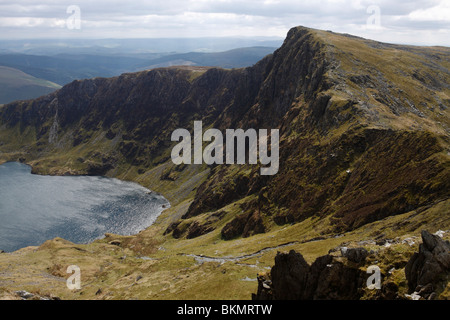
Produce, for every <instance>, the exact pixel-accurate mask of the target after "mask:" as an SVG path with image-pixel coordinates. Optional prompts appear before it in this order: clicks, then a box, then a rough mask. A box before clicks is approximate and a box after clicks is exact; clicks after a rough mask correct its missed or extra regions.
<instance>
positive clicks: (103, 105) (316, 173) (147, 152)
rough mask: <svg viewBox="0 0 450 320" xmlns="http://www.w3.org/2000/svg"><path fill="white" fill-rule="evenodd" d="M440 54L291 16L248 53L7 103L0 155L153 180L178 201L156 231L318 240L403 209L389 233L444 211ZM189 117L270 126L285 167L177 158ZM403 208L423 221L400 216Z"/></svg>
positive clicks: (445, 60)
mask: <svg viewBox="0 0 450 320" xmlns="http://www.w3.org/2000/svg"><path fill="white" fill-rule="evenodd" d="M449 57H450V50H449V49H448V48H444V47H412V46H400V45H392V44H384V43H379V42H375V41H371V40H365V39H361V38H357V37H353V36H350V35H342V34H336V33H333V32H325V31H320V30H313V29H308V28H303V27H297V28H293V29H291V30H290V31H289V33H288V35H287V38H286V40H285V41H284V44H283V45H282V46H281V47H280V48H279V49H278V50H276V51H275V52H274V53H273V54H272V55H269V56H267V57H265V58H264V59H262V60H261V61H260V62H258V63H257V64H255V65H254V66H252V67H249V68H243V69H232V70H225V69H218V68H206V67H205V68H203V67H180V68H177V67H174V68H161V69H153V70H148V71H143V72H139V73H132V74H123V75H121V76H119V77H114V78H108V79H106V78H96V79H89V80H82V81H74V82H72V83H70V84H68V85H66V86H64V87H63V88H62V89H60V90H58V91H56V92H54V93H52V94H50V95H47V96H44V97H41V98H39V99H35V100H29V101H18V102H14V103H11V104H8V105H4V106H0V161H11V160H14V161H17V160H18V161H22V162H27V163H29V164H31V165H32V167H33V172H35V173H45V174H90V175H108V176H114V177H118V178H121V179H128V180H134V181H137V182H139V183H142V184H143V185H145V186H146V187H149V188H151V189H153V190H156V191H158V192H161V193H163V194H164V195H165V196H166V197H167V198H168V199H169V200H170V201H171V203H172V205H173V210H172V211H170V213H171V215H170V216H167V217H166V218H165V219H164V221H163V222H161V223H159V226H158V228H161V237H163V238H164V239H165V240H164V241H166V240H167V241H173V238H175V239H178V241H180V240H182V239H187V240H192V239H197V238H198V239H199V240H198V241H203V239H205V236H207V235H208V236H211V237H214V238H212V239H215V240H211V241H212V242H214V243H216V241H225V242H227V243H229V246H233V245H232V243H234V242H233V240H236V239H241V240H242V239H247V238H248V239H251V238H254V237H257V236H258V235H259V236H262V237H264V234H267V235H269V234H270V233H271V232H278V230H280V228H290V226H296V225H297V226H302V227H301V228H303V227H304V226H308V227H306V228H308V229H307V231H302V232H301V233H300V234H301V235H302V236H303V235H306V234H309V235H311V236H312V235H313V234H314V237H319V238H321V239H329V238H330V237H334V236H337V235H340V234H344V233H349V232H359V231H360V230H372V231H371V234H370V236H371V237H378V236H383V233H385V232H386V231H382V229H380V227H374V228H375V229H372V227H369V225H370V226H373V225H374V224H375V225H376V223H377V222H380V223H385V222H386V221H388V223H389V224H390V223H391V221H396V222H395V224H394V226H395V228H394V231H395V230H397V231H396V232H399V233H400V232H401V233H402V234H405V233H407V232H419V231H420V228H421V227H423V225H425V226H432V225H433V226H435V225H437V224H438V221H439V223H444V224H447V225H448V223H449V220H448V216H449V212H450V211H449V210H450V209H449V207H448V203H449V202H448V198H449V195H450V191H449V190H450V170H449V167H450V166H449V163H450V162H449V160H450V140H449V137H450V136H449V133H450V127H449V126H450V118H449V105H450V62H449V61H450V59H449ZM195 120H202V121H203V128H204V129H206V128H218V129H220V130H225V129H228V128H230V129H237V128H242V129H249V128H254V129H279V130H280V170H279V172H278V173H277V174H276V175H274V176H262V175H260V170H259V169H260V168H259V165H212V166H207V165H205V164H203V165H179V166H176V165H174V164H173V163H172V161H171V159H170V152H171V149H172V147H173V146H174V143H173V142H171V139H170V137H171V134H172V132H173V131H174V130H175V129H177V128H186V129H188V130H190V131H191V132H192V130H193V123H194V121H195ZM435 208H439V209H435ZM438 210H439V211H438ZM430 211H431V212H433V214H430V213H429V212H430ZM412 212H416V213H417V214H412ZM436 212H437V213H436ZM404 215H408V216H409V215H413V216H414V217H415V218H414V219H417V220H414V219H413V220H414V221H415V222H414V223H412V224H409V225H408V223H409V222H405V223H404V224H402V223H401V222H399V221H398V220H396V219H395V217H397V216H398V217H401V216H404ZM426 215H428V216H426ZM427 217H431V218H427ZM386 219H388V220H386ZM312 221H314V223H313V226H312V227H310V223H312ZM386 223H387V222H386ZM390 225H391V226H392V224H390ZM366 226H367V228H366ZM299 228H300V227H299ZM365 228H366V229H365ZM281 230H284V229H281ZM302 230H303V229H302ZM296 232H297V231H296ZM291 235H292V237H294V238H295V237H297V233H291ZM294 235H295V236H294ZM272 236H274V234H272V235H271V237H272ZM267 237H268V236H267ZM267 237H266V238H264V239H265V240H264V241H268V242H269V241H272V240H269V238H267ZM292 237H290V238H292ZM255 239H256V238H255ZM258 239H260V238H258ZM208 241H209V240H208ZM249 241H253V240H249ZM261 241H262V240H261ZM280 241H281V240H280ZM305 267H306V265H305ZM311 267H312V266H311ZM355 277H356V275H355Z"/></svg>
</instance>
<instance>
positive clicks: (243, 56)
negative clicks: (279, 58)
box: [141, 47, 276, 69]
mask: <svg viewBox="0 0 450 320" xmlns="http://www.w3.org/2000/svg"><path fill="white" fill-rule="evenodd" d="M275 49H276V48H274V47H249V48H237V49H233V50H228V51H224V52H215V53H214V52H209V53H205V52H189V53H180V54H171V55H167V56H164V57H161V58H158V59H154V60H151V61H149V62H147V63H146V65H147V67H146V68H141V69H153V68H161V67H171V66H177V65H186V66H210V67H221V68H228V69H232V68H244V67H248V66H251V65H253V64H255V63H256V62H258V61H259V60H261V59H262V58H264V57H265V56H266V55H268V54H271V53H273V52H274V51H275Z"/></svg>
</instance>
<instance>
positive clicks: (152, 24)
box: [0, 0, 450, 45]
mask: <svg viewBox="0 0 450 320" xmlns="http://www.w3.org/2000/svg"><path fill="white" fill-rule="evenodd" d="M73 4H75V5H77V6H78V7H79V8H80V16H81V29H79V30H73V29H68V28H67V24H66V21H67V19H68V18H69V17H70V14H68V13H67V12H66V10H67V7H68V6H69V5H73ZM373 7H375V8H378V9H379V10H378V11H373V10H372V11H368V8H373ZM377 13H379V17H378V18H376V17H375V18H374V17H373V15H374V14H377ZM368 21H371V22H374V21H375V22H379V23H378V24H377V25H376V27H373V26H371V25H370V24H368ZM297 25H303V26H307V27H312V28H318V29H330V30H333V31H336V32H346V33H351V34H355V35H359V36H363V37H368V38H372V39H375V40H380V41H387V42H399V41H400V42H401V43H413V44H430V43H429V42H430V40H433V41H435V43H432V44H438V45H450V41H449V39H450V37H449V31H448V30H450V5H449V1H448V0H442V1H441V0H417V1H401V0H303V1H300V0H263V1H260V0H247V1H238V0H214V1H213V0H164V1H162V0H158V1H154V0H153V1H143V0H137V1H119V0H110V1H105V0H100V1H92V0H89V1H88V0H78V1H72V0H70V1H67V0H66V1H56V0H42V1H41V2H40V3H36V1H31V0H17V1H15V3H14V4H11V3H9V2H8V3H7V2H6V1H3V0H0V37H3V38H5V37H9V38H33V37H45V38H52V37H53V38H54V37H81V38H108V37H113V38H120V37H122V38H124V37H134V38H145V37H184V36H190V37H202V36H279V37H284V36H285V35H286V33H287V31H288V30H289V29H290V28H291V27H294V26H297ZM419 36H420V37H419Z"/></svg>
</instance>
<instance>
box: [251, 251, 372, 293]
mask: <svg viewBox="0 0 450 320" xmlns="http://www.w3.org/2000/svg"><path fill="white" fill-rule="evenodd" d="M268 278H270V279H268ZM365 279H366V274H365V273H364V272H363V271H362V270H360V269H359V268H358V266H357V265H356V266H350V265H348V264H346V263H345V261H339V260H338V259H337V258H336V257H333V256H331V255H325V256H322V257H319V258H317V259H316V260H315V261H314V263H313V264H312V265H309V264H308V263H307V262H306V261H305V259H304V258H303V256H302V255H301V254H300V253H298V252H295V251H294V250H291V251H290V252H289V253H278V254H277V256H276V257H275V265H274V266H273V268H272V270H271V272H270V277H269V276H268V275H264V276H259V277H258V291H257V293H256V294H255V295H253V299H254V300H270V299H273V300H354V299H358V298H359V297H360V296H361V295H362V290H361V288H362V287H363V285H364V283H365Z"/></svg>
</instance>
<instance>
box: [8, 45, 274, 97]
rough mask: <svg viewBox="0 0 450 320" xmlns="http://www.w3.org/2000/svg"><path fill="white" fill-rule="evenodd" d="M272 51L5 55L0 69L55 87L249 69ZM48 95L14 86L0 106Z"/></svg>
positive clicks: (9, 89)
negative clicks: (135, 75) (155, 71)
mask: <svg viewBox="0 0 450 320" xmlns="http://www.w3.org/2000/svg"><path fill="white" fill-rule="evenodd" d="M275 49H276V48H275V47H249V48H238V49H233V50H228V51H224V52H215V53H205V52H189V53H177V54H168V53H145V54H143V53H128V54H127V55H111V54H110V55H106V54H104V53H103V54H96V53H90V54H88V53H82V54H76V53H60V54H57V55H53V56H50V55H31V54H23V53H4V54H0V66H4V67H9V68H13V69H16V70H18V71H21V72H24V73H26V74H28V75H29V76H31V77H35V78H39V79H45V80H47V81H50V82H54V84H58V85H65V84H68V83H70V82H72V81H73V80H80V79H88V78H96V77H113V76H118V75H120V74H122V73H125V72H136V71H142V70H146V69H152V68H157V67H170V66H180V65H182V66H212V67H222V68H242V67H248V66H251V65H253V64H255V63H256V62H258V61H259V60H261V59H262V58H263V57H264V56H266V55H268V54H270V53H272V52H273V51H275ZM5 70H6V69H5ZM8 76H13V75H12V74H11V73H10V72H8V73H5V71H3V70H2V75H1V78H2V79H5V81H7V77H8ZM17 76H18V74H15V75H14V76H13V77H17ZM45 88H47V89H48V88H57V87H54V86H51V87H45ZM50 92H51V91H48V90H44V91H42V90H39V89H37V88H36V87H35V86H29V85H28V84H27V85H26V86H22V87H18V86H17V82H16V85H15V86H13V87H11V86H3V87H2V96H1V100H0V103H7V102H12V101H14V100H23V99H31V98H37V97H39V96H40V95H42V94H47V93H50Z"/></svg>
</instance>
